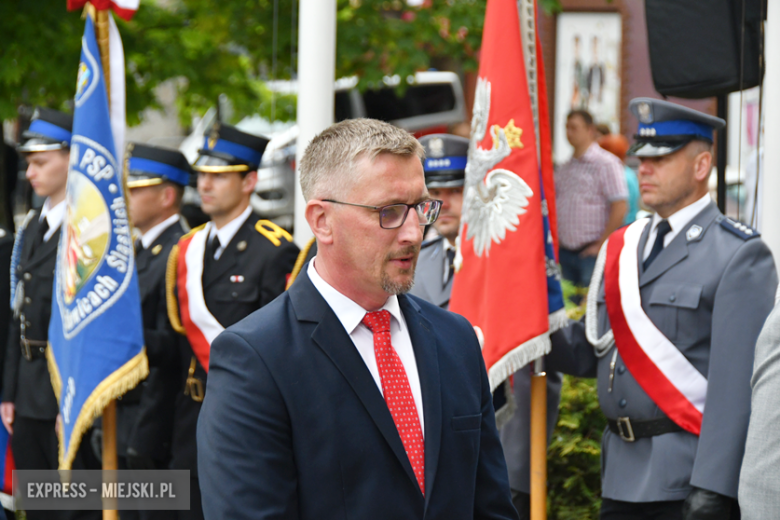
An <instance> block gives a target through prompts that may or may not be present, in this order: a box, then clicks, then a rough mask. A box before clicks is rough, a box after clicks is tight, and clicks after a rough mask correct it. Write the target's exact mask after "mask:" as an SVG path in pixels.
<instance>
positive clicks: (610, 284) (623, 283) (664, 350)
mask: <svg viewBox="0 0 780 520" xmlns="http://www.w3.org/2000/svg"><path fill="white" fill-rule="evenodd" d="M648 221H649V219H642V220H639V221H636V222H634V223H633V224H631V225H630V226H627V227H624V228H622V229H619V230H618V231H615V232H614V233H612V235H611V236H610V237H609V242H608V243H607V245H606V248H607V251H606V265H605V269H604V291H605V297H606V304H607V314H608V315H609V321H610V323H611V325H612V331H613V333H614V336H615V345H616V347H617V349H618V351H619V352H620V356H621V357H622V358H623V361H624V362H625V364H626V367H627V368H628V370H629V371H631V375H632V376H633V377H634V379H636V381H637V382H638V383H639V385H640V386H641V387H642V389H643V390H644V391H645V392H646V393H647V395H648V396H650V398H651V399H652V400H653V402H655V404H657V405H658V407H659V408H660V409H661V410H663V412H664V413H665V414H666V415H667V416H668V417H669V418H670V419H671V420H673V421H674V422H675V423H677V424H678V425H679V426H680V427H681V428H683V429H684V430H685V431H688V432H690V433H693V434H695V435H699V433H700V432H701V421H702V415H703V413H704V403H705V400H706V397H707V379H706V378H705V377H704V376H703V375H702V374H701V373H700V372H699V371H698V370H696V368H695V367H694V366H693V365H692V364H691V363H690V361H688V359H687V358H686V357H685V356H684V355H683V354H682V352H680V350H679V349H678V348H677V347H675V346H674V344H673V343H672V342H671V341H669V339H668V338H667V337H666V336H664V335H663V333H662V332H661V331H660V330H658V327H656V326H655V324H654V323H653V322H652V321H651V320H650V318H648V316H647V314H646V313H645V311H644V309H642V300H641V297H640V294H639V258H638V251H637V250H638V246H639V238H640V236H641V235H642V231H643V230H644V228H645V226H646V225H647V223H648Z"/></svg>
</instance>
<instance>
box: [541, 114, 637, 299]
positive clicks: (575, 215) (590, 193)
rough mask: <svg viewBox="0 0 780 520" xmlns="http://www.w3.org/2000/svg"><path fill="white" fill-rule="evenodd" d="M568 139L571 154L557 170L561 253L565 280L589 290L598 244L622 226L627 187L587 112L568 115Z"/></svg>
mask: <svg viewBox="0 0 780 520" xmlns="http://www.w3.org/2000/svg"><path fill="white" fill-rule="evenodd" d="M566 138H567V139H568V140H569V143H570V144H571V145H572V146H573V147H574V154H573V155H572V158H571V159H569V161H568V162H566V163H564V164H562V165H561V166H559V167H558V168H557V169H556V170H555V197H556V207H557V211H558V239H559V241H560V253H559V255H560V261H561V268H562V270H563V277H564V278H565V279H567V280H569V281H571V282H572V283H574V285H576V286H578V287H587V286H588V284H589V283H590V277H591V275H592V274H593V267H594V266H595V264H596V255H598V253H599V249H600V248H601V244H603V243H604V241H605V240H606V239H607V237H608V236H609V235H610V234H611V233H612V232H613V231H615V230H616V229H618V228H619V227H620V226H621V225H622V224H623V218H624V217H625V214H626V210H627V208H628V206H627V202H626V200H627V199H628V188H627V186H626V179H625V176H624V174H623V165H622V164H621V163H620V160H619V159H618V158H617V157H615V156H614V155H612V154H611V153H609V152H607V151H606V150H604V149H602V148H601V147H600V146H599V145H598V143H597V142H596V127H595V125H594V124H593V116H591V115H590V114H589V113H588V112H587V111H585V110H574V111H572V112H570V113H569V115H568V116H567V118H566Z"/></svg>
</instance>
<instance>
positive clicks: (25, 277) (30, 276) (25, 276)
mask: <svg viewBox="0 0 780 520" xmlns="http://www.w3.org/2000/svg"><path fill="white" fill-rule="evenodd" d="M24 279H25V280H31V279H32V275H31V274H30V273H24Z"/></svg>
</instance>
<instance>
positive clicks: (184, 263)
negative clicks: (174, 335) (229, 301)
mask: <svg viewBox="0 0 780 520" xmlns="http://www.w3.org/2000/svg"><path fill="white" fill-rule="evenodd" d="M212 225H213V224H212V223H211V222H209V223H208V224H206V226H205V227H204V228H203V229H200V230H199V231H196V232H194V233H193V234H192V235H190V236H188V237H185V238H184V239H182V240H181V241H179V258H178V262H177V267H176V287H177V289H178V292H179V309H180V312H181V323H182V325H183V326H184V330H185V331H186V333H187V339H188V340H189V341H190V346H191V347H192V351H193V352H194V353H195V357H196V358H198V361H199V362H200V364H201V366H203V368H204V370H206V372H208V371H209V354H210V352H211V342H212V341H214V338H216V337H217V336H218V335H219V334H220V333H221V332H222V331H223V330H225V327H223V326H222V325H220V323H219V321H217V319H216V318H215V317H214V316H213V315H212V314H211V312H209V309H208V307H206V300H205V299H204V297H203V281H202V280H203V257H204V254H205V252H206V241H207V239H208V236H209V230H210V229H211V226H212Z"/></svg>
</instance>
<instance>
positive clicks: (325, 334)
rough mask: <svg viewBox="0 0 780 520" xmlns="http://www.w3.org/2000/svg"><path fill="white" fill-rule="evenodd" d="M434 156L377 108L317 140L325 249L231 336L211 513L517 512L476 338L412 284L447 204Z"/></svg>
mask: <svg viewBox="0 0 780 520" xmlns="http://www.w3.org/2000/svg"><path fill="white" fill-rule="evenodd" d="M422 156H423V151H422V147H421V146H420V144H419V143H418V142H417V141H416V140H415V139H414V138H413V137H412V136H411V135H409V134H408V133H407V132H405V131H403V130H401V129H398V128H396V127H393V126H391V125H389V124H387V123H382V122H379V121H374V120H368V119H354V120H347V121H343V122H341V123H338V124H336V125H333V126H331V127H330V128H328V129H326V130H325V131H323V132H322V133H321V134H319V135H318V136H317V137H315V138H314V140H313V141H312V142H311V144H309V146H308V148H307V149H306V153H305V155H304V157H303V159H302V161H301V165H300V168H301V187H302V190H303V194H304V197H305V198H306V200H307V201H308V202H307V206H306V219H307V221H308V223H309V226H310V227H311V229H312V231H313V232H314V235H315V237H316V239H317V256H316V257H315V258H314V260H313V261H312V262H310V263H309V265H308V266H307V267H306V268H305V269H303V270H302V271H301V274H300V275H299V276H298V278H297V279H296V280H295V282H294V283H293V284H292V286H291V287H290V289H289V290H288V291H287V292H286V293H284V294H283V295H282V296H281V297H280V298H278V299H277V300H275V301H274V302H272V303H271V304H270V305H268V306H266V307H264V308H263V309H261V310H260V311H259V312H257V313H256V314H254V315H252V316H251V317H250V318H249V319H247V320H244V321H243V322H241V323H239V324H237V325H235V326H234V327H231V328H230V329H229V330H227V331H225V332H224V333H223V334H222V335H220V336H219V337H218V338H217V340H216V341H215V342H214V344H213V350H212V356H211V360H210V374H209V383H208V389H207V392H206V399H205V401H204V403H203V410H202V412H201V417H200V419H199V421H198V447H199V454H198V464H199V466H200V471H201V473H200V474H201V479H202V481H203V487H202V492H203V499H204V500H203V503H204V509H205V513H206V514H205V516H206V518H226V517H229V518H231V519H239V520H240V519H248V518H288V519H300V520H305V519H311V520H315V519H316V520H323V519H329V518H372V519H375V520H390V519H398V518H404V519H413V518H418V519H421V518H423V517H424V518H429V519H447V520H458V519H464V520H465V519H513V520H516V519H517V514H516V512H515V510H514V508H513V507H512V503H511V497H510V494H509V485H508V481H507V471H506V464H505V463H504V458H503V452H502V450H501V445H500V441H499V438H498V433H497V431H496V427H495V419H494V415H493V405H492V399H491V394H490V388H489V384H488V380H487V374H486V372H485V367H484V362H483V360H482V355H481V352H480V348H479V342H478V341H477V338H476V335H475V334H474V331H473V329H472V327H471V326H470V325H469V323H468V322H467V321H466V320H465V319H463V318H462V317H460V316H457V315H455V314H452V313H448V312H446V311H444V310H443V309H440V308H439V307H438V306H435V305H432V304H429V303H427V302H425V301H423V300H420V299H418V298H415V297H413V296H407V295H406V294H405V293H407V292H408V291H409V289H410V288H411V286H412V284H413V283H414V271H415V264H416V261H417V256H418V253H419V250H420V244H421V242H422V229H423V227H424V226H425V225H429V224H432V223H433V222H434V221H435V220H436V217H437V216H438V213H439V209H440V204H439V202H438V201H432V200H430V198H429V194H428V192H427V189H426V187H425V179H424V175H423V168H422V164H421V159H422Z"/></svg>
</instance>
